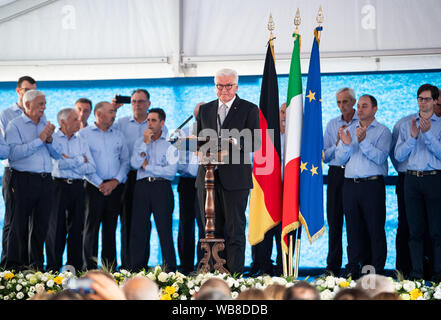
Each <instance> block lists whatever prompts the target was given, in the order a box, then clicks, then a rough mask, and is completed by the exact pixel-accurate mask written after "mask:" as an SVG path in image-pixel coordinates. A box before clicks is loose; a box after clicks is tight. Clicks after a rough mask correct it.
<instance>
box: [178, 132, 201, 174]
mask: <svg viewBox="0 0 441 320" xmlns="http://www.w3.org/2000/svg"><path fill="white" fill-rule="evenodd" d="M195 125H196V123H194V124H193V125H192V126H188V127H186V128H184V129H183V130H181V132H182V133H183V136H181V138H184V137H188V136H189V135H190V129H192V128H193V126H195ZM198 167H199V164H198V157H197V156H196V153H195V152H190V151H186V150H179V162H178V173H179V175H180V176H181V177H193V178H194V177H196V175H197V173H198Z"/></svg>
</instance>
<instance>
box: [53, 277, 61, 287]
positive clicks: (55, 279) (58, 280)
mask: <svg viewBox="0 0 441 320" xmlns="http://www.w3.org/2000/svg"><path fill="white" fill-rule="evenodd" d="M54 282H55V283H56V284H58V285H60V284H61V283H62V282H63V277H61V276H58V277H55V278H54Z"/></svg>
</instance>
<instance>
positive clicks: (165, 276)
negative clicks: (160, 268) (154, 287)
mask: <svg viewBox="0 0 441 320" xmlns="http://www.w3.org/2000/svg"><path fill="white" fill-rule="evenodd" d="M167 280H168V274H167V273H165V272H161V273H160V274H159V275H158V281H161V282H166V281H167Z"/></svg>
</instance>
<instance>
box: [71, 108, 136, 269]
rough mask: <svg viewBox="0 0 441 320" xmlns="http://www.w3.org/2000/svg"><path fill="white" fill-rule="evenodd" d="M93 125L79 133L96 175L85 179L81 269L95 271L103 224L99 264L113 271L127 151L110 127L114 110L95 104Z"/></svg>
mask: <svg viewBox="0 0 441 320" xmlns="http://www.w3.org/2000/svg"><path fill="white" fill-rule="evenodd" d="M94 114H95V118H96V122H95V123H94V124H92V125H90V126H88V127H86V128H84V129H82V130H80V131H79V135H80V137H82V138H83V139H84V140H86V141H87V144H88V145H89V149H90V152H91V154H92V157H93V160H94V162H95V166H96V172H95V173H92V174H88V175H86V179H87V185H86V211H85V223H84V241H83V245H84V259H85V261H84V268H85V269H96V268H97V261H96V259H97V257H98V236H99V229H100V225H101V223H102V253H101V257H102V261H103V264H104V265H106V266H107V267H109V268H115V267H116V239H115V231H116V226H117V220H118V213H120V211H121V195H122V191H123V188H124V183H125V181H126V179H127V172H128V171H129V151H128V149H127V145H126V142H125V139H124V136H123V134H122V133H121V131H119V130H117V129H116V128H114V127H113V123H114V121H115V107H114V106H113V105H112V104H111V103H109V102H106V101H103V102H99V103H97V104H96V106H95V109H94Z"/></svg>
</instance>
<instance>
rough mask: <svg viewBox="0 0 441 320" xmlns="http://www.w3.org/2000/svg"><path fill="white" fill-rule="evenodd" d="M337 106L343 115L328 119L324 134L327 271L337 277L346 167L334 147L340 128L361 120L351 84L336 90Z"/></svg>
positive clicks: (339, 262) (340, 251)
mask: <svg viewBox="0 0 441 320" xmlns="http://www.w3.org/2000/svg"><path fill="white" fill-rule="evenodd" d="M336 100H337V106H338V108H339V110H340V113H341V115H339V116H338V117H336V118H334V119H332V120H331V121H329V123H328V124H327V126H326V130H325V134H324V137H323V144H324V149H325V150H324V151H325V159H324V162H325V163H329V171H328V188H327V193H326V195H327V196H326V212H327V219H328V224H329V240H328V257H327V259H326V262H327V266H326V273H327V274H333V275H335V276H336V277H338V276H339V274H340V268H341V263H342V257H343V247H342V232H343V216H344V215H343V182H344V178H345V167H344V165H343V164H342V163H339V162H337V160H336V159H335V150H336V148H337V145H338V142H339V141H340V137H339V135H338V131H339V129H340V128H346V127H348V126H350V125H352V124H353V123H354V122H355V121H357V120H358V116H357V112H356V110H355V109H354V105H355V103H356V102H357V99H356V97H355V92H354V90H353V89H352V88H342V89H340V90H338V91H337V94H336Z"/></svg>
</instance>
